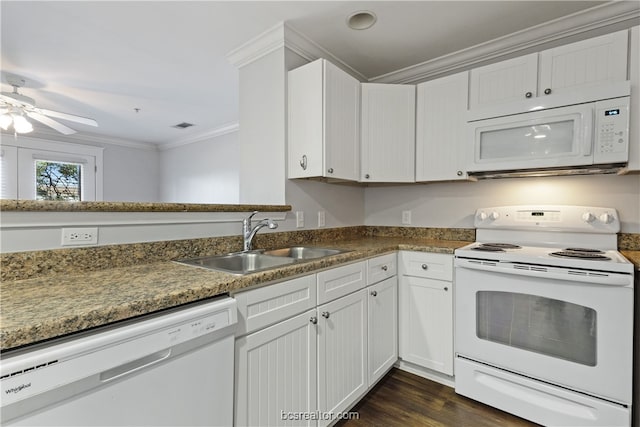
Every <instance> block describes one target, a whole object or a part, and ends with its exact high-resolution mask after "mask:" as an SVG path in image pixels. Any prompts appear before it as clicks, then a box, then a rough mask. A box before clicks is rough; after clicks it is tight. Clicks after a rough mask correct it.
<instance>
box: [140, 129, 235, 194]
mask: <svg viewBox="0 0 640 427" xmlns="http://www.w3.org/2000/svg"><path fill="white" fill-rule="evenodd" d="M160 170H161V171H162V173H161V178H160V186H159V188H160V189H159V192H160V194H159V197H158V198H156V199H153V200H156V201H162V202H170V203H223V204H227V203H239V190H240V187H239V185H240V184H239V180H240V172H239V171H240V148H239V145H238V133H237V132H232V133H228V134H226V135H220V136H218V137H216V138H211V139H208V140H205V141H200V142H194V143H192V144H188V145H181V146H179V147H175V148H171V149H168V150H163V151H160ZM150 200H151V199H150Z"/></svg>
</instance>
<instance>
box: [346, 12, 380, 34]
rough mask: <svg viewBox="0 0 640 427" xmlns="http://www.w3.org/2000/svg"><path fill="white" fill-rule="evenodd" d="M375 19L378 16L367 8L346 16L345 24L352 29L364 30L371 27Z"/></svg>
mask: <svg viewBox="0 0 640 427" xmlns="http://www.w3.org/2000/svg"><path fill="white" fill-rule="evenodd" d="M377 20H378V17H377V16H376V14H375V13H373V12H371V11H368V10H359V11H357V12H353V13H352V14H351V15H349V16H348V17H347V26H348V27H349V28H351V29H352V30H366V29H367V28H371V27H373V24H375V23H376V21H377Z"/></svg>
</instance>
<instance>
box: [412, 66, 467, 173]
mask: <svg viewBox="0 0 640 427" xmlns="http://www.w3.org/2000/svg"><path fill="white" fill-rule="evenodd" d="M468 89H469V73H468V72H466V71H465V72H464V73H458V74H454V75H452V76H448V77H444V78H440V79H436V80H431V81H429V82H425V83H421V84H419V85H418V108H417V123H416V127H417V131H416V181H450V180H457V179H467V172H466V170H465V166H466V163H465V162H466V159H467V154H466V152H467V151H468V150H471V149H473V148H472V145H469V146H467V147H465V144H464V143H465V139H464V137H465V135H466V133H465V129H466V112H467V99H468Z"/></svg>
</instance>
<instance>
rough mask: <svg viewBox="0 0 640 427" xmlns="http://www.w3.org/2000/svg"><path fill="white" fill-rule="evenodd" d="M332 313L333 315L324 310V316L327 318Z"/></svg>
mask: <svg viewBox="0 0 640 427" xmlns="http://www.w3.org/2000/svg"><path fill="white" fill-rule="evenodd" d="M330 315H331V313H329V312H328V311H323V312H322V317H324V318H325V319H328V318H329V316H330Z"/></svg>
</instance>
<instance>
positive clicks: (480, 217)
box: [477, 212, 487, 221]
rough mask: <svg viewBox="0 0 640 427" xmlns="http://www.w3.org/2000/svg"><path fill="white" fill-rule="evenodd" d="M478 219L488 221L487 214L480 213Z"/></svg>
mask: <svg viewBox="0 0 640 427" xmlns="http://www.w3.org/2000/svg"><path fill="white" fill-rule="evenodd" d="M477 218H478V219H479V220H480V221H484V220H485V219H487V214H486V213H484V212H479V213H478V215H477Z"/></svg>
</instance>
